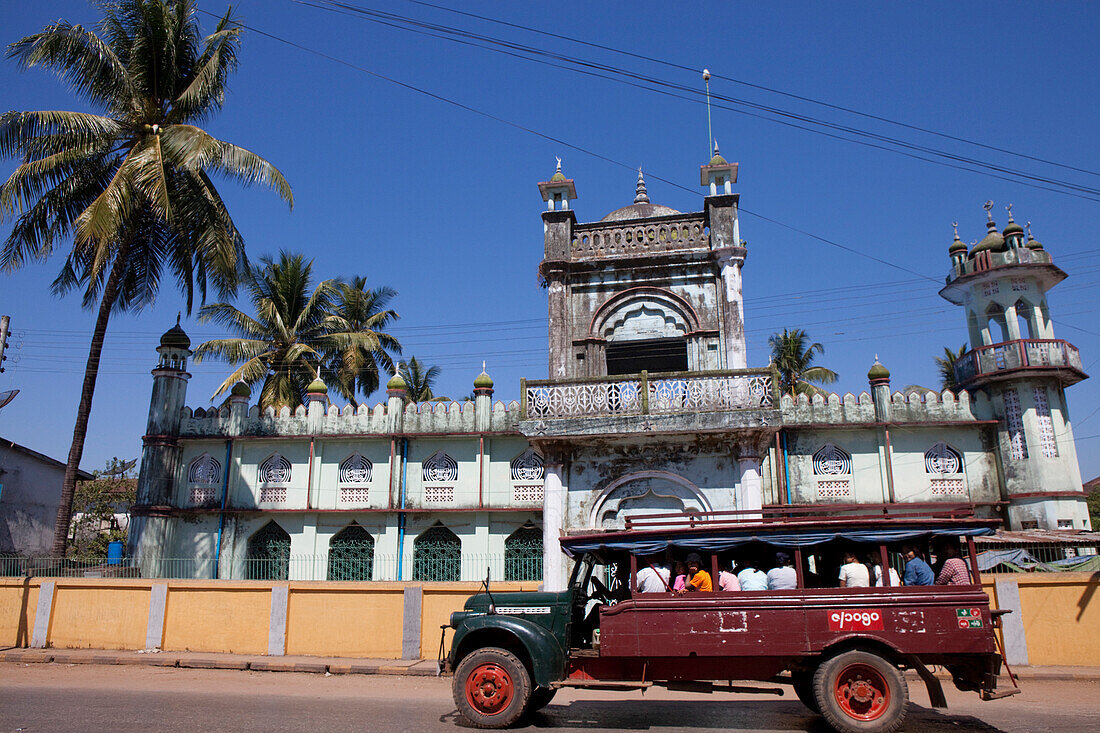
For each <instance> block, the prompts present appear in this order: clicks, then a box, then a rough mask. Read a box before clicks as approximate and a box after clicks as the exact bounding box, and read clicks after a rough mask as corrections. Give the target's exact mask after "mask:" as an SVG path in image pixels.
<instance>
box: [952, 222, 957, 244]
mask: <svg viewBox="0 0 1100 733" xmlns="http://www.w3.org/2000/svg"><path fill="white" fill-rule="evenodd" d="M951 226H952V227H953V228H954V229H955V240H956V241H957V240H958V239H959V222H957V221H953V222H951Z"/></svg>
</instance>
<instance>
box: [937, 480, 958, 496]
mask: <svg viewBox="0 0 1100 733" xmlns="http://www.w3.org/2000/svg"><path fill="white" fill-rule="evenodd" d="M931 491H932V496H958V495H960V494H965V493H966V488H965V487H964V486H963V480H962V479H961V478H934V479H932V484H931Z"/></svg>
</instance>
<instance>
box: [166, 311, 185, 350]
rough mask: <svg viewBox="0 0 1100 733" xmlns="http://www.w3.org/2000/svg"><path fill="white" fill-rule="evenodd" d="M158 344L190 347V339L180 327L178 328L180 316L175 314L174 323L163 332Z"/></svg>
mask: <svg viewBox="0 0 1100 733" xmlns="http://www.w3.org/2000/svg"><path fill="white" fill-rule="evenodd" d="M160 345H161V346H168V347H170V348H173V349H190V348H191V339H190V338H189V337H188V336H187V334H186V333H185V332H184V330H183V329H182V328H180V316H179V314H178V313H177V314H176V325H174V326H172V327H171V328H170V329H168V330H167V331H165V332H164V335H163V336H161V337H160Z"/></svg>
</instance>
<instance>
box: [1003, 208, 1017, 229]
mask: <svg viewBox="0 0 1100 733" xmlns="http://www.w3.org/2000/svg"><path fill="white" fill-rule="evenodd" d="M1005 211H1007V212H1008V223H1009V224H1015V223H1016V220H1015V219H1013V218H1012V204H1009V205H1008V206H1006V207H1005Z"/></svg>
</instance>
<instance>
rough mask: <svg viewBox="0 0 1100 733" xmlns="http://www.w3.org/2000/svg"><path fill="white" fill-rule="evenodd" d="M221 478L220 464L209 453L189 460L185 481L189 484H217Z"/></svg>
mask: <svg viewBox="0 0 1100 733" xmlns="http://www.w3.org/2000/svg"><path fill="white" fill-rule="evenodd" d="M221 480H222V464H221V463H219V462H218V460H217V459H216V458H214V457H213V456H211V455H210V454H209V453H203V454H202V455H201V456H199V457H198V458H196V459H195V460H193V461H191V466H190V467H189V468H188V469H187V483H190V484H217V483H221Z"/></svg>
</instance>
